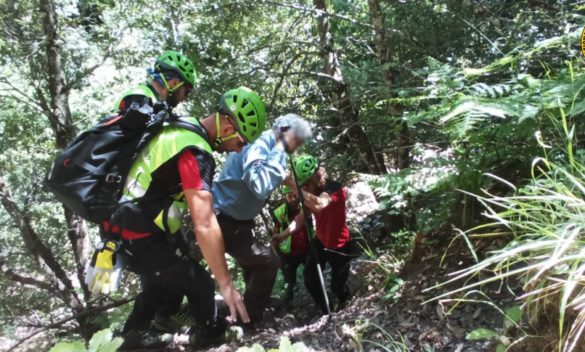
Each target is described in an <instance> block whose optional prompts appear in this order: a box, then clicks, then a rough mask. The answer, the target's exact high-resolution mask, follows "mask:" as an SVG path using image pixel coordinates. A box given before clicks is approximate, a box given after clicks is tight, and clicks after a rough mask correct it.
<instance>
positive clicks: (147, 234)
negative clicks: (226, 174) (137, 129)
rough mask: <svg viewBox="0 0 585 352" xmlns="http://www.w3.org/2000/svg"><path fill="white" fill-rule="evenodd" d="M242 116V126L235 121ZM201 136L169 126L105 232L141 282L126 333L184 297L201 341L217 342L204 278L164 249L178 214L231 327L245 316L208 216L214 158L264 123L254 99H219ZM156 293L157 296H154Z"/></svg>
mask: <svg viewBox="0 0 585 352" xmlns="http://www.w3.org/2000/svg"><path fill="white" fill-rule="evenodd" d="M240 116H243V117H244V118H243V119H240V118H239V117H240ZM183 120H185V121H188V122H190V123H192V124H194V125H199V126H200V127H201V132H200V133H195V132H192V131H188V130H185V129H182V128H181V127H174V126H167V127H165V128H164V129H163V131H162V133H160V134H159V135H157V136H156V137H154V139H153V140H152V141H150V142H149V143H148V145H147V146H146V147H145V148H144V150H143V151H142V152H141V153H140V154H139V156H138V158H137V159H136V161H135V162H134V164H133V165H132V168H131V169H130V172H129V174H128V178H127V179H126V183H125V187H124V197H123V198H122V200H121V205H120V207H119V208H118V209H117V210H116V212H115V213H114V215H113V216H112V219H111V220H110V224H111V225H112V227H111V228H110V229H109V230H110V231H112V232H117V233H120V234H121V240H122V245H121V248H122V250H123V251H124V252H126V253H128V256H127V257H128V266H129V269H130V270H132V271H134V272H136V273H138V274H139V275H141V276H142V278H143V283H146V286H147V287H144V290H143V292H142V293H141V294H140V295H139V296H138V297H137V299H136V302H135V305H134V310H133V312H132V313H131V314H130V317H129V318H128V321H127V323H126V326H125V327H124V332H125V333H130V332H131V331H137V330H142V329H145V328H147V327H148V325H149V323H150V321H151V320H152V318H153V317H154V314H155V313H156V308H157V307H159V306H160V304H161V303H163V302H161V300H162V299H164V298H165V295H164V294H161V293H163V292H171V293H173V294H176V295H181V296H182V295H185V296H187V299H188V304H189V310H190V312H191V314H192V315H193V317H194V318H195V320H196V321H197V322H198V323H199V325H202V326H203V331H202V334H201V336H198V337H197V338H199V337H202V338H211V337H214V336H216V337H218V336H220V335H223V332H224V331H225V328H226V324H225V322H224V321H223V320H222V319H221V318H218V317H216V307H215V300H214V284H213V280H212V279H211V277H210V275H209V273H207V271H206V270H205V269H203V267H201V266H200V265H199V264H198V263H196V262H195V261H194V260H192V259H191V258H188V257H185V256H184V255H183V254H182V253H178V252H177V251H175V250H174V246H173V245H172V244H171V245H169V239H168V238H167V237H168V236H169V234H175V233H177V232H178V231H180V227H181V214H182V210H184V209H186V208H187V207H188V209H189V212H190V214H191V219H192V221H193V224H194V232H195V236H196V238H197V242H198V244H199V247H200V249H201V252H202V253H203V256H204V258H205V260H206V261H207V264H208V265H209V268H210V269H211V272H212V273H213V274H214V276H215V279H216V281H217V282H218V285H219V289H220V292H221V294H222V295H223V297H224V300H225V302H226V304H227V305H228V307H229V309H230V313H231V318H233V319H234V320H235V319H236V316H237V315H239V316H240V318H241V319H242V320H243V321H247V320H248V315H247V312H246V308H245V306H244V304H243V301H242V299H241V297H240V295H239V293H238V292H237V290H236V289H235V287H234V286H233V284H232V281H231V278H230V274H229V272H228V268H227V264H226V261H225V257H224V244H223V238H222V236H221V231H220V227H219V225H218V223H217V220H216V217H215V213H214V211H213V201H212V195H211V183H212V179H213V173H214V169H215V162H214V159H213V157H212V155H211V153H212V151H219V152H229V151H235V152H239V151H241V149H242V148H243V147H244V145H245V144H247V143H249V142H252V141H254V140H255V139H256V138H257V137H258V136H259V135H260V132H261V131H262V130H263V128H264V126H265V122H266V113H265V110H264V104H263V102H262V101H261V99H260V98H259V97H258V95H257V94H256V93H255V92H253V91H251V90H250V89H248V88H245V87H240V88H236V89H233V90H230V91H228V92H226V93H224V94H223V95H222V97H221V98H220V101H219V104H218V110H217V112H216V113H213V114H211V115H209V116H207V117H206V118H204V119H202V120H201V121H200V124H199V123H198V122H197V120H196V119H194V118H186V119H183ZM157 288H159V289H158V290H157Z"/></svg>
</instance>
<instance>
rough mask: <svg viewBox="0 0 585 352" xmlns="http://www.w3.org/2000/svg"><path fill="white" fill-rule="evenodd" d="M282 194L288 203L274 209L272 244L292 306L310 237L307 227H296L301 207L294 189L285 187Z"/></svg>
mask: <svg viewBox="0 0 585 352" xmlns="http://www.w3.org/2000/svg"><path fill="white" fill-rule="evenodd" d="M282 193H283V194H284V196H285V200H286V202H285V203H283V204H281V205H280V206H279V207H278V208H276V209H274V211H273V213H272V215H273V217H274V235H273V236H272V243H273V244H274V247H275V248H276V249H277V252H278V254H279V256H280V259H281V261H282V267H281V270H282V274H283V276H284V282H285V283H286V285H287V287H286V297H285V302H286V303H287V304H290V303H291V302H292V300H293V298H294V288H295V286H296V283H297V269H298V268H299V266H300V265H301V264H304V263H305V261H306V259H307V253H308V252H309V236H308V235H307V231H306V227H305V226H298V227H297V226H296V224H297V223H298V222H299V221H300V218H298V219H297V217H299V216H300V211H301V205H300V203H299V199H298V196H297V195H296V194H294V193H293V191H292V189H291V188H289V187H287V186H284V187H283V188H282Z"/></svg>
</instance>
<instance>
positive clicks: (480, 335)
mask: <svg viewBox="0 0 585 352" xmlns="http://www.w3.org/2000/svg"><path fill="white" fill-rule="evenodd" d="M499 336H500V334H498V333H497V332H495V331H493V330H490V329H486V328H479V329H475V330H473V331H472V332H470V333H469V334H467V336H465V338H466V339H467V340H485V339H491V338H494V337H499Z"/></svg>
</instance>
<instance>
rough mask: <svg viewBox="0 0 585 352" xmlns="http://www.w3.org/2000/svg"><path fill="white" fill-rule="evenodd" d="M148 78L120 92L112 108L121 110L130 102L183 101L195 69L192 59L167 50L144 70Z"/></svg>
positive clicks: (190, 88)
mask: <svg viewBox="0 0 585 352" xmlns="http://www.w3.org/2000/svg"><path fill="white" fill-rule="evenodd" d="M147 73H148V77H149V81H148V82H147V83H143V84H139V85H138V86H136V87H133V88H131V89H129V90H127V91H126V92H124V93H123V94H122V96H121V97H120V98H119V99H118V101H117V102H116V105H115V106H114V110H116V111H120V112H124V111H126V110H127V109H129V108H130V106H131V105H132V104H133V103H137V104H139V106H142V105H145V104H148V105H150V106H153V105H156V104H162V103H164V104H166V105H168V106H169V107H170V108H174V107H176V106H177V105H178V104H179V103H181V102H183V101H184V100H185V99H187V97H188V96H189V93H191V91H192V90H193V86H194V85H195V82H196V80H197V73H196V71H195V66H194V65H193V62H191V60H189V58H188V57H186V56H185V55H183V54H181V53H179V52H177V51H173V50H167V51H165V52H164V53H162V54H161V55H160V56H159V57H158V58H157V59H156V61H155V63H154V67H153V68H149V69H148V70H147Z"/></svg>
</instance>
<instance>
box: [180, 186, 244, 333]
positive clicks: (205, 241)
mask: <svg viewBox="0 0 585 352" xmlns="http://www.w3.org/2000/svg"><path fill="white" fill-rule="evenodd" d="M184 192H185V200H186V201H187V205H188V206H189V212H190V213H191V219H192V220H193V224H194V230H195V236H196V238H197V243H198V244H199V248H201V253H203V257H204V258H205V260H206V261H207V264H208V265H209V268H210V269H211V272H212V273H213V275H214V276H215V280H216V281H217V283H218V285H219V290H220V292H221V294H222V296H223V298H224V300H225V303H226V304H227V305H228V307H229V309H230V313H231V317H230V318H231V320H232V321H235V320H236V318H237V317H236V315H239V316H240V318H242V321H244V322H249V321H250V318H249V317H248V312H247V311H246V306H245V305H244V301H243V299H242V297H241V296H240V294H239V292H238V291H237V290H236V288H235V287H234V285H233V283H232V279H231V276H230V273H229V270H228V266H227V262H226V260H225V255H224V253H225V250H224V242H223V236H222V234H221V229H220V227H219V223H218V222H217V218H216V217H215V212H214V211H213V200H212V195H211V193H210V192H208V191H205V190H194V189H186V190H185V191H184Z"/></svg>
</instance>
